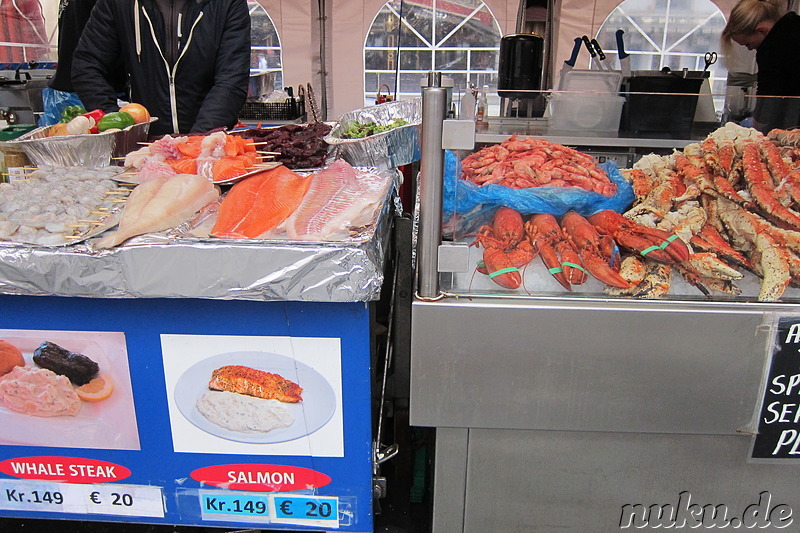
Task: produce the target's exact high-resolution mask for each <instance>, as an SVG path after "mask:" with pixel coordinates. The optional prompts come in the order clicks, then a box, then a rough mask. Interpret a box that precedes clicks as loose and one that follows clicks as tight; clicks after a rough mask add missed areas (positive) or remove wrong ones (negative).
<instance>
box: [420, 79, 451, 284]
mask: <svg viewBox="0 0 800 533" xmlns="http://www.w3.org/2000/svg"><path fill="white" fill-rule="evenodd" d="M441 85H442V73H441V72H429V73H428V86H427V87H423V88H422V140H421V143H422V160H421V163H420V186H419V190H420V193H419V194H420V198H419V236H418V239H417V252H418V253H417V275H418V291H417V293H418V294H419V296H420V297H422V298H435V297H438V296H439V257H438V254H439V245H440V244H441V243H442V182H443V178H444V150H442V123H443V122H444V119H445V116H446V114H447V89H446V88H444V87H442V86H441Z"/></svg>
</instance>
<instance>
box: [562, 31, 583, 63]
mask: <svg viewBox="0 0 800 533" xmlns="http://www.w3.org/2000/svg"><path fill="white" fill-rule="evenodd" d="M582 42H583V39H581V38H580V37H575V44H573V45H572V55H570V56H569V59H567V60H566V61H564V63H566V64H567V65H569V66H570V67H574V66H575V62H576V61H577V60H578V54H579V53H580V51H581V43H582Z"/></svg>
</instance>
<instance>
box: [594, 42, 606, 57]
mask: <svg viewBox="0 0 800 533" xmlns="http://www.w3.org/2000/svg"><path fill="white" fill-rule="evenodd" d="M591 43H592V47H594V49H595V51H596V52H597V57H598V58H600V61H605V60H606V54H605V53H604V52H603V49H602V48H600V43H598V42H597V39H592V40H591Z"/></svg>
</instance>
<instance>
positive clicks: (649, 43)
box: [597, 0, 727, 110]
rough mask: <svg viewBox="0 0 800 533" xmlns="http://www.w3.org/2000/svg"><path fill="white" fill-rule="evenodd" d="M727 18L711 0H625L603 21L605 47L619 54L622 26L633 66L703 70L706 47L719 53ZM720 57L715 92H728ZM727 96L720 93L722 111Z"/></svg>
mask: <svg viewBox="0 0 800 533" xmlns="http://www.w3.org/2000/svg"><path fill="white" fill-rule="evenodd" d="M724 27H725V17H723V15H722V12H721V11H720V10H719V9H718V8H717V6H715V5H714V4H713V3H711V1H710V0H625V1H624V2H622V3H621V4H620V5H619V6H618V7H617V8H616V9H615V10H614V11H612V12H611V14H610V15H609V16H608V18H607V19H606V20H605V22H603V25H602V26H601V27H600V31H599V32H598V37H597V41H598V42H599V43H600V46H601V47H602V48H603V49H604V50H607V51H609V53H610V54H611V55H612V57H613V55H615V54H616V50H617V44H616V38H615V34H616V31H617V30H618V29H622V30H623V31H624V32H625V33H624V38H625V51H626V52H627V53H629V54H630V56H631V57H630V60H631V69H632V70H661V69H662V68H663V67H669V68H670V69H671V70H681V69H684V68H687V69H689V70H703V68H704V67H705V61H704V55H705V53H706V52H719V36H720V34H721V33H722V29H723V28H724ZM722 63H723V62H722V61H717V62H716V63H715V64H713V65H712V66H711V67H710V68H709V71H710V72H711V78H710V79H711V92H712V94H714V95H724V93H725V82H726V78H727V70H726V69H725V66H724V65H723V64H722ZM722 100H724V98H723V97H717V98H715V105H716V107H717V109H718V110H719V109H720V108H721V107H720V106H721V105H722Z"/></svg>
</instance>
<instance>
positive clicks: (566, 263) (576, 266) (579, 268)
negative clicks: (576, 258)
mask: <svg viewBox="0 0 800 533" xmlns="http://www.w3.org/2000/svg"><path fill="white" fill-rule="evenodd" d="M561 266H568V267H572V268H577V269H578V270H580V271H581V272H584V273H585V272H586V269H585V268H583V265H576V264H575V263H570V262H569V261H564V262H563V263H561Z"/></svg>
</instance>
